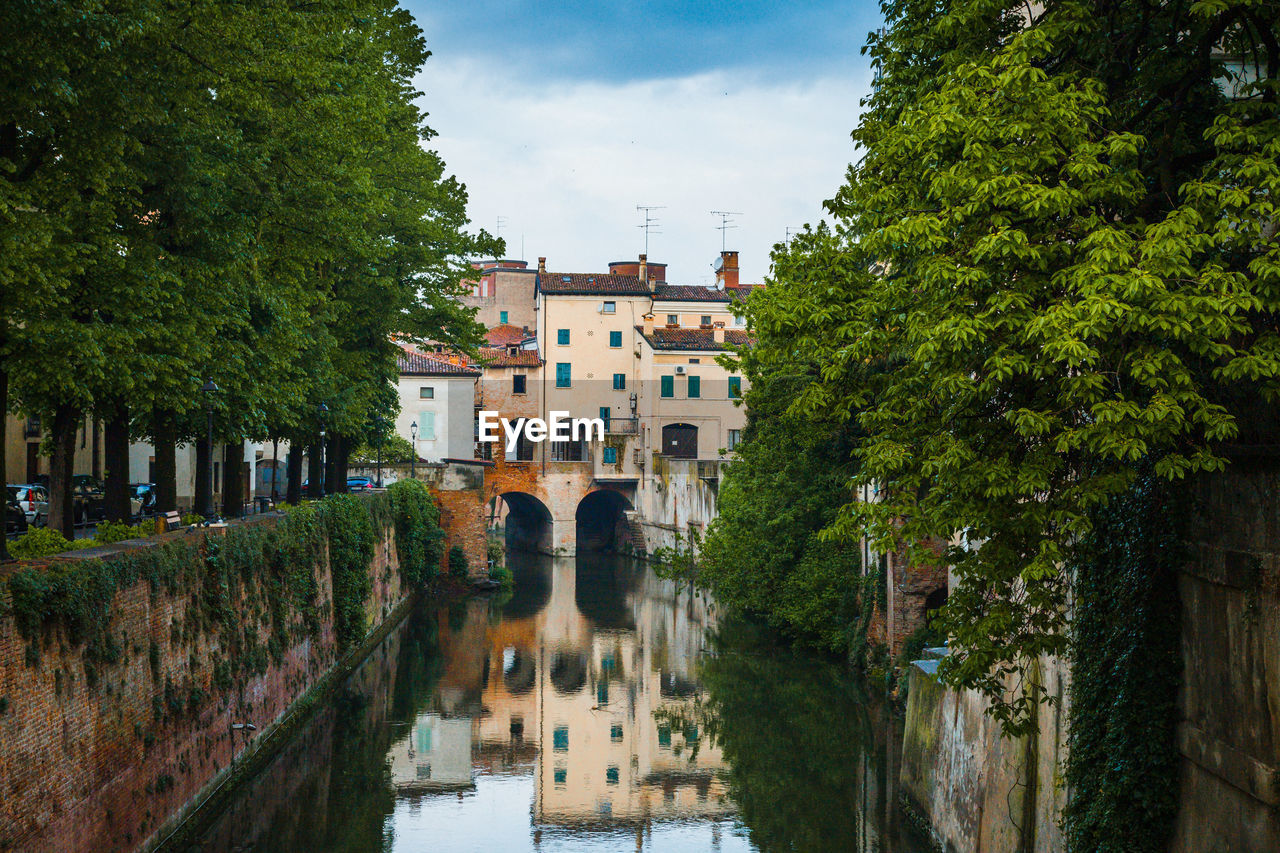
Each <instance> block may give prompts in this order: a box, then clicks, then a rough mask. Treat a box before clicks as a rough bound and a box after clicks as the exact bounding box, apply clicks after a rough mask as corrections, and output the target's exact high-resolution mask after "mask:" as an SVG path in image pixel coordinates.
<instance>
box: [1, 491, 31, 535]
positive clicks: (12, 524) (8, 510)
mask: <svg viewBox="0 0 1280 853" xmlns="http://www.w3.org/2000/svg"><path fill="white" fill-rule="evenodd" d="M26 532H27V514H26V513H25V512H23V510H22V507H20V506H18V503H17V501H11V500H9V499H8V497H7V492H6V497H5V502H4V534H5V535H6V536H15V537H16V536H21V535H22V534H24V533H26Z"/></svg>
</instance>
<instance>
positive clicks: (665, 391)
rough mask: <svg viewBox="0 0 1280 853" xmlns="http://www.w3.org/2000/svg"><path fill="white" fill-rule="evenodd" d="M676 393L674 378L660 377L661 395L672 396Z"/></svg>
mask: <svg viewBox="0 0 1280 853" xmlns="http://www.w3.org/2000/svg"><path fill="white" fill-rule="evenodd" d="M675 395H676V378H675V377H674V376H664V377H662V396H663V397H674V396H675Z"/></svg>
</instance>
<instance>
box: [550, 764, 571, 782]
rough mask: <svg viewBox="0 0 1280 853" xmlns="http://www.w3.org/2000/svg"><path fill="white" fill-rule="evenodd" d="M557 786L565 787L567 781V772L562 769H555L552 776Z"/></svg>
mask: <svg viewBox="0 0 1280 853" xmlns="http://www.w3.org/2000/svg"><path fill="white" fill-rule="evenodd" d="M552 775H553V778H554V779H555V782H556V784H557V785H561V786H563V785H565V784H566V783H567V782H568V781H569V771H568V770H566V769H565V768H563V767H557V768H556V769H555V772H554V773H553V774H552Z"/></svg>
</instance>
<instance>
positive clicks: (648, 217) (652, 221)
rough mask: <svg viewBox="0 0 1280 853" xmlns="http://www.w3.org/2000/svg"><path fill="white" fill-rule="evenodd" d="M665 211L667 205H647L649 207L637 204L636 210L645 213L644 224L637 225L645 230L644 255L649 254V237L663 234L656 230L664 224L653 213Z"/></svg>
mask: <svg viewBox="0 0 1280 853" xmlns="http://www.w3.org/2000/svg"><path fill="white" fill-rule="evenodd" d="M665 209H666V205H665V204H647V205H646V204H637V205H636V210H642V211H644V224H643V225H637V226H636V227H637V228H643V229H644V253H645V255H646V256H647V255H648V254H649V235H650V234H661V233H662V232H661V231H657V230H655V229H656V228H657V227H658V226H659V225H661V224H662V223H661V222H659V221H658V218H657V217H656V216H654V215H653V211H655V210H665Z"/></svg>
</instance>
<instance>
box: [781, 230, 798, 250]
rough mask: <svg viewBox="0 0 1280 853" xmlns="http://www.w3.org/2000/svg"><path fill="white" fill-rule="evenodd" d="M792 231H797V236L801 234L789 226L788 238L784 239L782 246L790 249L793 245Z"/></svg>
mask: <svg viewBox="0 0 1280 853" xmlns="http://www.w3.org/2000/svg"><path fill="white" fill-rule="evenodd" d="M792 231H795V232H796V233H797V234H799V233H800V231H799V229H796V228H792V227H791V226H790V225H788V226H787V236H786V237H784V238H782V245H783V246H788V247H789V246H790V245H791V232H792Z"/></svg>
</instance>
